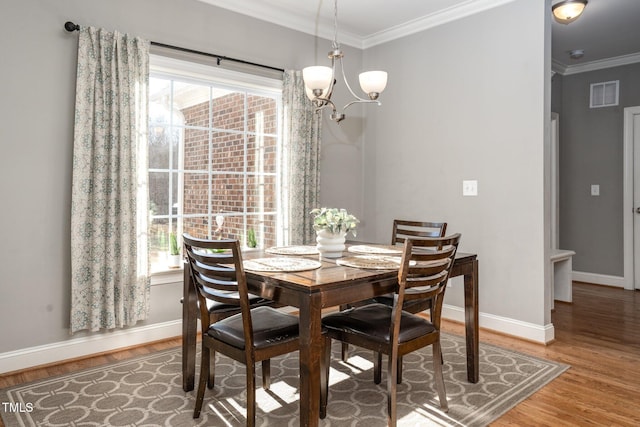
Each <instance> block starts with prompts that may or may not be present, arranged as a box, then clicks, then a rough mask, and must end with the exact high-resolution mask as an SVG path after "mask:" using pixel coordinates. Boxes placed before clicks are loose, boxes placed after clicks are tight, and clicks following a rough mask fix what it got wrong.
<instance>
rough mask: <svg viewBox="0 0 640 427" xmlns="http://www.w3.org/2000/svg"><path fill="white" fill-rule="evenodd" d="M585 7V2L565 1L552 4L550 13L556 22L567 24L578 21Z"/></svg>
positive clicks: (584, 0)
mask: <svg viewBox="0 0 640 427" xmlns="http://www.w3.org/2000/svg"><path fill="white" fill-rule="evenodd" d="M586 6H587V0H565V1H561V2H560V3H556V4H554V5H553V7H551V11H552V12H553V16H554V17H555V18H556V21H558V22H559V23H561V24H568V23H570V22H573V21H575V20H576V19H578V17H579V16H580V15H581V14H582V11H583V10H584V8H585V7H586Z"/></svg>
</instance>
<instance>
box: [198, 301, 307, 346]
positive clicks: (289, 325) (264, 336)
mask: <svg viewBox="0 0 640 427" xmlns="http://www.w3.org/2000/svg"><path fill="white" fill-rule="evenodd" d="M251 322H252V323H253V344H254V345H255V346H256V347H258V348H259V347H268V346H269V345H272V344H275V343H278V342H282V341H285V340H292V339H297V338H298V330H299V329H298V318H297V317H296V316H293V315H291V314H286V313H282V312H280V311H278V310H276V309H274V308H272V307H257V308H254V309H252V310H251ZM207 334H208V335H209V336H210V337H213V338H215V339H217V340H220V341H222V342H225V343H227V344H229V345H232V346H234V347H237V348H240V349H244V347H245V341H244V327H243V325H242V314H236V315H235V316H231V317H227V318H226V319H224V320H221V321H219V322H216V323H214V324H213V325H211V327H210V328H209V330H208V331H207Z"/></svg>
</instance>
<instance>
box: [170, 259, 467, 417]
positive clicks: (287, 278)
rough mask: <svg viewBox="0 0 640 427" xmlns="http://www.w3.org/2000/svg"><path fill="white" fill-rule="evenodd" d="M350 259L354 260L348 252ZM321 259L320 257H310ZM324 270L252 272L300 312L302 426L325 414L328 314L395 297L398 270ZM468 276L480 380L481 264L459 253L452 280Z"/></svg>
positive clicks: (190, 360)
mask: <svg viewBox="0 0 640 427" xmlns="http://www.w3.org/2000/svg"><path fill="white" fill-rule="evenodd" d="M345 255H348V254H347V253H346V252H345ZM269 256H276V255H269V254H268V253H265V252H264V251H249V252H246V253H244V252H243V258H244V259H245V260H250V259H256V258H264V257H269ZM307 257H311V258H313V259H315V260H318V259H319V258H318V255H315V256H307ZM320 261H321V264H322V265H321V267H320V268H317V269H313V270H307V271H298V272H262V271H261V272H257V271H248V270H246V271H245V272H246V276H247V283H248V287H249V291H250V292H251V293H253V294H256V295H261V296H262V297H264V298H269V299H271V300H273V301H275V302H277V303H279V304H282V305H287V306H292V307H297V308H298V312H299V321H300V352H299V359H300V373H299V375H300V425H301V426H317V425H318V423H319V414H320V358H321V357H322V346H323V337H322V326H321V325H322V311H323V310H325V309H329V308H331V307H339V306H341V305H345V304H350V303H357V302H359V301H363V300H366V299H368V298H372V297H375V296H378V295H383V294H386V293H389V292H393V289H394V287H395V285H396V284H397V274H398V272H397V270H381V269H362V268H353V267H349V266H344V265H339V264H337V263H336V260H335V259H329V258H321V259H320ZM455 276H463V277H464V301H465V302H464V306H465V335H466V354H467V379H468V381H469V382H472V383H476V382H478V379H479V359H478V353H479V341H478V259H477V256H476V254H471V253H458V254H456V258H455V262H454V265H453V269H452V272H451V277H455ZM195 292H196V290H195V287H194V286H193V284H192V283H191V277H190V274H189V271H188V264H185V275H184V285H183V308H182V322H183V323H182V334H183V336H182V385H183V389H184V391H190V390H193V388H194V380H195V355H196V337H197V318H198V309H197V297H196V294H195Z"/></svg>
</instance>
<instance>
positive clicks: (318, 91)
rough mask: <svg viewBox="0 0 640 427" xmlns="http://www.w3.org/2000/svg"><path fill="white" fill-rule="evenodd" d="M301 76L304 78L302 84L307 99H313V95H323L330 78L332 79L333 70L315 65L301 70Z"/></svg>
mask: <svg viewBox="0 0 640 427" xmlns="http://www.w3.org/2000/svg"><path fill="white" fill-rule="evenodd" d="M302 78H303V79H304V85H305V87H306V89H307V90H306V93H307V96H308V97H309V99H311V100H313V99H314V98H315V97H319V98H322V97H325V96H326V95H327V91H328V90H329V86H330V85H331V80H332V79H333V70H332V69H331V68H330V67H324V66H321V65H316V66H313V67H307V68H305V69H303V70H302Z"/></svg>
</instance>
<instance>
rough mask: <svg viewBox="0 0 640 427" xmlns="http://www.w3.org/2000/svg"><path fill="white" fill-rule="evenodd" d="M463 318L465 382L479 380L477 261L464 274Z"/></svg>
mask: <svg viewBox="0 0 640 427" xmlns="http://www.w3.org/2000/svg"><path fill="white" fill-rule="evenodd" d="M464 317H465V321H464V323H465V335H466V344H467V345H466V347H467V380H468V381H469V382H471V383H477V382H478V380H479V379H480V360H479V353H480V337H479V332H478V260H477V259H475V260H473V265H472V268H471V271H470V272H466V273H465V274H464Z"/></svg>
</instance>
